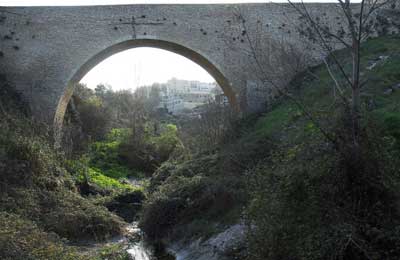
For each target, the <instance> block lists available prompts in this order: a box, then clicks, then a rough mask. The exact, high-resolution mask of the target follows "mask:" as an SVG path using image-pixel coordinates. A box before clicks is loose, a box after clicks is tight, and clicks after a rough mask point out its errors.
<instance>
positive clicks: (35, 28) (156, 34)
mask: <svg viewBox="0 0 400 260" xmlns="http://www.w3.org/2000/svg"><path fill="white" fill-rule="evenodd" d="M308 8H309V11H310V13H311V14H313V15H316V16H319V17H323V19H321V20H324V21H326V22H327V23H328V24H329V23H330V25H332V26H333V27H335V26H338V25H337V24H338V22H337V21H338V20H337V19H338V10H337V6H336V5H335V4H308ZM239 17H242V18H244V20H245V21H246V22H245V24H246V25H245V28H244V27H243V23H242V21H241V20H240V19H239ZM301 24H302V21H301V19H300V18H299V15H298V13H296V12H295V11H294V10H293V9H292V8H290V7H289V6H288V5H287V4H271V3H270V4H234V5H213V4H208V5H118V6H80V7H0V72H1V73H2V74H5V75H6V76H7V79H8V80H10V81H11V82H12V83H14V84H15V85H16V86H17V88H18V90H19V91H20V92H21V93H22V94H23V96H24V97H25V99H26V100H27V102H28V103H29V104H30V107H31V110H32V111H33V112H34V115H35V116H36V118H38V119H40V120H45V121H47V122H49V123H53V124H55V127H56V128H60V127H61V126H62V121H63V117H64V112H65V109H66V106H67V104H68V101H69V99H70V97H71V95H72V92H73V87H74V84H75V83H76V82H79V81H80V79H81V78H82V77H83V76H84V75H85V74H86V73H87V72H88V71H89V70H90V69H91V68H93V67H94V66H95V65H97V64H98V63H99V62H101V61H102V60H104V59H105V58H107V57H109V56H111V55H113V54H115V53H117V52H120V51H122V50H125V49H129V48H135V47H142V46H150V47H157V48H162V49H165V50H169V51H172V52H175V53H178V54H181V55H183V56H185V57H187V58H189V59H191V60H193V61H194V62H196V63H198V64H199V65H201V66H202V67H203V68H205V69H206V70H207V71H208V72H209V73H210V74H211V75H212V76H213V77H214V78H215V79H216V80H217V82H218V83H219V84H220V86H221V87H222V88H223V90H224V92H225V94H226V95H227V96H228V98H229V101H230V103H231V105H233V106H234V107H236V108H237V109H238V110H241V111H245V112H252V111H257V110H259V109H260V108H262V107H263V106H264V104H263V103H264V102H265V101H266V99H268V98H269V97H270V95H273V92H271V90H270V89H265V88H266V87H265V86H262V87H264V88H263V89H261V90H263V91H264V92H265V93H261V92H262V91H260V87H258V86H257V84H258V85H260V83H259V82H260V80H259V75H257V73H255V72H256V70H257V69H256V68H255V63H256V62H255V60H254V57H252V55H249V50H251V48H250V47H251V46H250V45H249V41H248V40H249V39H250V40H254V41H255V40H258V42H262V43H263V45H262V48H261V49H260V52H261V53H264V51H265V50H267V49H268V48H269V49H271V48H272V47H271V46H278V45H279V44H278V45H277V44H276V43H277V42H278V43H283V42H284V43H287V44H289V43H290V44H292V45H295V46H296V47H297V48H298V49H299V50H301V51H302V52H305V53H308V54H310V55H311V56H313V57H315V58H316V59H319V58H321V57H322V54H321V52H319V51H318V49H317V48H316V46H313V45H312V44H309V43H304V39H303V38H302V37H303V36H300V35H299V34H298V33H296V29H295V27H297V26H299V25H301ZM272 43H275V45H274V44H272ZM269 51H270V52H269V53H273V51H274V50H269ZM267 58H268V57H267ZM280 66H281V64H279V61H276V67H280ZM291 76H292V75H290V74H289V73H288V75H287V76H286V80H289V79H290V78H291ZM257 82H258V83H257ZM261 85H262V84H261ZM254 91H256V92H257V93H256V92H254ZM271 93H272V94H271Z"/></svg>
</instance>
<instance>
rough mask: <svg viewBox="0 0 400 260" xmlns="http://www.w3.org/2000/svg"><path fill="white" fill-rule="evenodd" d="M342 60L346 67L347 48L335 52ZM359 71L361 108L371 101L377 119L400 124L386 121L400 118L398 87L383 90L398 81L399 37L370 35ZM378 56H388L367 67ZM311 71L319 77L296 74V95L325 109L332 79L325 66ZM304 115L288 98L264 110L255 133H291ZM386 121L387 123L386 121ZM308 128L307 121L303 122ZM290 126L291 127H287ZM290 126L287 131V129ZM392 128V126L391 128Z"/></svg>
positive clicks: (311, 106) (310, 105)
mask: <svg viewBox="0 0 400 260" xmlns="http://www.w3.org/2000/svg"><path fill="white" fill-rule="evenodd" d="M337 55H338V57H340V60H341V62H343V63H344V64H346V68H349V58H348V56H349V55H347V51H340V52H338V54H337ZM362 55H363V58H362V63H361V64H362V65H361V67H362V74H363V79H366V84H365V85H364V86H363V90H362V95H363V101H364V109H365V106H366V103H370V104H372V105H371V106H372V109H370V110H372V111H371V112H372V113H371V116H373V117H374V118H375V119H377V120H379V121H380V122H381V123H382V124H383V125H384V126H385V127H392V128H395V127H397V128H400V125H399V124H398V125H393V124H389V122H388V121H391V120H394V119H396V120H397V122H398V120H399V119H400V113H399V111H400V106H399V105H400V88H397V89H394V91H393V93H391V94H384V93H385V91H387V90H388V89H390V88H392V87H393V86H395V85H396V84H399V83H400V37H381V38H376V39H371V40H369V41H368V42H366V43H364V44H363V46H362ZM380 56H388V59H387V60H385V61H383V60H382V61H378V63H377V66H376V67H375V68H374V69H372V70H368V69H367V67H368V66H369V65H370V63H371V62H372V61H374V60H379V57H380ZM312 72H313V73H314V74H315V75H316V76H317V77H318V78H319V79H318V80H317V79H313V78H311V77H310V76H304V77H299V78H298V79H297V80H296V81H295V82H294V83H293V84H296V86H295V87H296V88H297V91H296V92H295V93H296V96H297V97H298V98H299V99H300V100H301V101H302V102H303V103H304V104H305V106H306V107H307V108H308V110H310V111H317V110H319V111H321V113H324V112H323V111H326V112H325V113H327V114H329V111H330V109H329V107H330V105H331V104H332V100H333V89H332V85H333V82H332V80H331V78H330V76H329V74H328V72H327V70H326V69H325V66H317V67H315V68H312ZM302 119H303V117H302V112H301V110H300V109H299V108H298V107H297V106H296V105H295V104H294V103H293V102H291V101H283V102H282V103H280V104H279V105H277V106H276V107H274V108H273V109H272V110H271V111H270V112H268V113H266V114H264V115H263V116H262V117H261V118H260V119H259V120H258V122H257V123H256V125H255V129H254V131H255V137H256V138H262V137H274V136H276V134H279V133H282V132H283V131H284V133H285V135H287V134H289V136H291V134H294V133H295V132H297V130H298V129H295V128H291V127H292V126H293V123H294V122H296V121H297V122H298V121H301V120H302ZM385 123H387V124H385ZM303 127H305V129H306V130H307V125H304V126H303ZM290 129H292V130H290ZM288 130H289V131H288ZM392 130H393V131H395V129H392Z"/></svg>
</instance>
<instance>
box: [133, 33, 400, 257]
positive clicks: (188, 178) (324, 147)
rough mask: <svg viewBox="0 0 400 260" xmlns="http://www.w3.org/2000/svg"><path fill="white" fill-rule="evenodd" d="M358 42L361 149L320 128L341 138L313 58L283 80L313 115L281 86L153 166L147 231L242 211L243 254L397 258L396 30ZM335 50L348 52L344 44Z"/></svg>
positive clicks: (179, 231)
mask: <svg viewBox="0 0 400 260" xmlns="http://www.w3.org/2000/svg"><path fill="white" fill-rule="evenodd" d="M362 51H363V54H364V57H363V60H362V67H363V71H362V72H363V78H364V79H366V82H365V84H364V87H363V115H364V119H363V121H362V123H363V139H364V140H366V141H365V142H363V143H362V147H361V148H360V149H361V150H362V159H360V161H358V162H352V161H349V160H348V158H349V157H347V155H346V153H348V152H347V150H346V143H343V144H333V143H330V141H329V140H327V138H326V136H324V135H323V134H322V133H321V131H320V128H322V129H324V130H325V131H326V132H327V133H328V137H340V138H344V140H346V138H347V137H346V131H345V129H344V127H345V125H346V120H345V117H344V116H343V111H344V109H343V108H342V107H339V106H337V107H336V106H335V105H332V104H335V103H334V98H333V90H332V84H333V82H332V80H331V79H330V76H329V73H328V72H327V71H326V68H325V67H324V66H316V67H314V68H311V69H310V70H311V72H312V73H308V72H305V73H304V74H302V75H299V76H298V77H297V78H296V79H295V80H294V81H293V82H292V86H291V92H292V93H293V94H295V96H296V97H297V98H298V100H299V101H300V102H301V103H302V104H304V106H305V107H306V108H307V112H308V113H310V115H311V116H312V118H313V121H311V120H310V119H309V117H306V116H305V113H304V111H303V110H302V109H300V108H299V107H298V106H297V105H296V104H294V103H293V102H292V101H290V100H286V99H284V98H282V99H280V100H278V102H277V103H276V104H275V105H273V106H272V108H271V109H270V110H269V111H268V112H266V113H264V114H263V115H261V117H259V118H254V117H250V118H245V119H243V120H241V121H240V122H238V123H237V124H235V128H234V130H233V131H235V132H236V133H238V134H237V135H238V138H231V140H229V142H226V143H224V144H223V145H220V146H219V148H218V149H216V150H212V151H208V152H206V153H199V154H195V155H193V156H192V157H191V159H189V160H183V161H179V160H170V161H168V162H166V163H164V164H163V165H162V166H161V167H160V168H159V169H158V170H157V171H156V172H155V174H154V175H153V177H152V179H151V182H150V186H149V196H148V200H147V201H146V204H145V207H144V210H143V213H142V216H141V222H140V223H141V227H142V229H143V230H144V231H145V232H146V234H147V235H148V236H149V238H150V239H154V240H163V239H166V238H168V239H169V240H171V241H176V240H179V239H186V240H190V239H193V238H199V237H201V238H206V237H208V236H210V235H212V234H215V233H216V232H218V231H220V230H223V229H224V228H225V227H226V226H227V225H230V224H233V223H235V222H237V221H239V219H240V218H243V216H245V217H244V219H245V220H246V223H248V224H249V234H248V238H249V240H248V244H247V252H242V253H241V256H242V257H243V254H247V258H246V257H245V258H246V259H252V260H254V259H260V260H261V259H263V260H265V259H368V258H369V259H398V257H399V256H400V248H399V247H398V246H397V245H398V243H399V242H400V236H399V235H398V230H397V228H396V227H397V226H398V225H399V224H400V221H399V220H400V215H399V211H398V210H399V209H398V206H396V205H397V200H398V198H399V197H400V194H399V192H398V191H399V190H400V187H399V184H400V179H399V173H400V172H399V170H398V169H400V161H399V159H398V158H399V156H398V155H399V152H400V149H399V148H400V146H399V141H400V140H399V137H400V134H399V133H400V132H399V129H400V120H399V115H400V103H399V101H400V86H399V84H400V63H399V60H400V58H399V54H400V38H398V37H382V38H377V39H371V40H369V41H368V42H366V43H365V44H364V45H363V47H362ZM338 56H339V57H340V59H341V62H345V63H346V62H348V61H349V60H348V56H349V55H347V53H346V50H344V51H341V52H338ZM383 56H387V57H383ZM375 63H376V64H375ZM371 64H375V67H373V68H372V69H367V67H369V66H371ZM342 80H343V79H342ZM342 140H343V139H342ZM335 145H339V147H344V150H341V151H342V152H338V150H337V147H335ZM243 207H245V208H246V210H245V211H244V212H243Z"/></svg>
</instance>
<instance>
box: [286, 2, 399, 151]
mask: <svg viewBox="0 0 400 260" xmlns="http://www.w3.org/2000/svg"><path fill="white" fill-rule="evenodd" d="M288 1H289V4H290V6H291V7H292V8H293V9H294V10H296V12H297V13H298V14H299V15H300V17H301V19H302V20H303V21H304V22H305V23H306V29H305V30H304V25H303V28H300V29H299V31H300V32H301V33H303V34H305V35H306V36H307V37H308V39H309V40H311V41H312V42H313V44H316V45H318V46H319V47H320V49H321V50H322V51H323V52H325V57H326V58H324V63H325V65H326V68H327V70H328V72H329V75H330V77H331V78H332V80H333V81H334V83H335V84H334V88H335V93H338V95H339V96H340V98H341V100H342V102H343V104H344V105H345V107H346V108H347V110H348V113H349V115H350V119H351V129H350V130H351V137H352V150H353V153H354V155H355V156H357V154H358V150H359V145H360V138H361V129H360V128H361V126H360V124H361V123H360V122H361V89H362V86H363V82H362V80H361V67H360V63H361V52H360V48H361V43H362V42H363V41H365V40H366V39H368V38H369V37H370V36H371V35H374V32H376V30H375V29H376V28H374V26H376V25H377V23H376V22H375V21H374V20H376V17H377V11H378V10H379V9H381V8H383V7H385V6H389V5H392V6H391V7H392V8H394V7H393V4H395V0H361V2H360V3H356V4H351V3H350V0H338V4H337V5H336V6H335V7H336V8H337V11H338V15H339V16H338V18H340V19H341V20H342V21H343V22H344V26H340V27H339V28H333V27H332V26H328V25H327V23H326V21H323V20H321V18H320V17H319V16H316V15H314V14H313V13H312V12H311V11H310V10H309V8H308V7H307V5H306V4H304V2H303V1H301V2H300V3H293V2H292V1H291V0H288ZM341 48H346V49H348V50H349V51H350V53H351V58H352V59H351V65H352V69H351V71H350V72H348V71H347V70H346V69H345V64H343V63H341V62H340V61H339V59H338V57H337V56H336V54H335V50H337V49H341ZM347 93H350V94H347Z"/></svg>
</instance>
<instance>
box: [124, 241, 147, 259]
mask: <svg viewBox="0 0 400 260" xmlns="http://www.w3.org/2000/svg"><path fill="white" fill-rule="evenodd" d="M127 252H128V254H129V255H130V256H131V257H132V258H133V259H135V260H153V259H154V258H153V255H152V253H151V252H150V250H148V249H147V248H146V247H145V246H144V245H143V242H139V243H137V244H135V245H132V246H130V247H129V249H128V250H127Z"/></svg>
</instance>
